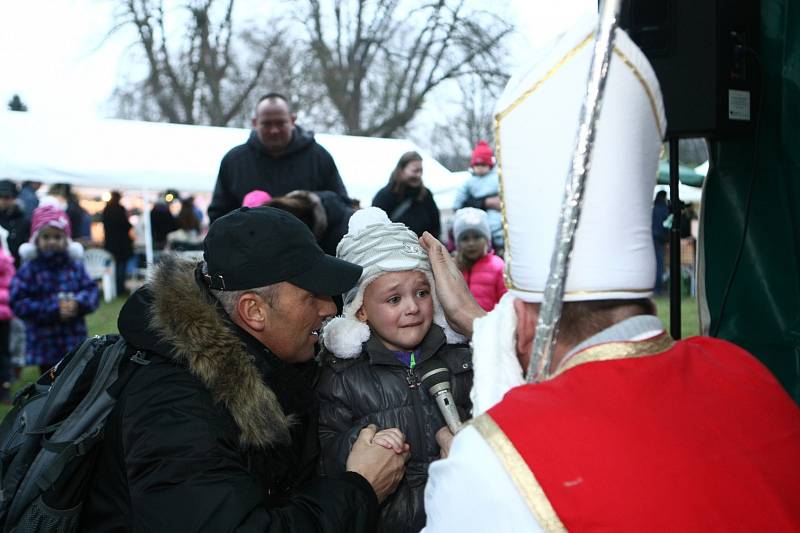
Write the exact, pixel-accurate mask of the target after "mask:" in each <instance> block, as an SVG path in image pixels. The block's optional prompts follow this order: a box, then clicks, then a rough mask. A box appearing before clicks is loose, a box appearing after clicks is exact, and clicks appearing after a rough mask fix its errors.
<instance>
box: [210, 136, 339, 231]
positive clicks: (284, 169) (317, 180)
mask: <svg viewBox="0 0 800 533" xmlns="http://www.w3.org/2000/svg"><path fill="white" fill-rule="evenodd" d="M256 189H260V190H263V191H266V192H268V193H269V194H271V195H272V196H284V195H286V194H289V193H290V192H292V191H296V190H304V191H312V192H315V193H317V194H320V193H321V192H323V191H330V192H332V193H334V194H336V195H338V196H340V197H341V198H342V200H343V201H345V202H349V198H348V197H347V189H345V186H344V183H342V178H341V177H340V176H339V170H338V169H337V168H336V163H334V161H333V157H331V154H329V153H328V151H327V150H325V148H323V147H322V146H320V145H319V144H317V141H315V140H314V133H313V132H311V131H305V130H304V129H303V128H301V127H300V126H295V128H294V133H293V134H292V140H291V141H290V142H289V146H287V147H286V150H285V151H284V152H283V153H282V154H281V155H279V156H278V157H273V156H272V155H270V154H269V153H267V151H266V150H265V149H264V145H263V144H261V141H260V140H259V139H258V136H257V135H256V133H255V131H251V132H250V138H249V139H248V140H247V142H246V143H245V144H241V145H239V146H236V147H234V148H232V149H231V150H230V151H229V152H228V153H227V154H225V157H223V158H222V163H220V166H219V174H218V175H217V183H216V185H215V186H214V196H213V197H212V199H211V204H210V205H209V206H208V218H209V219H210V220H211V222H214V221H215V220H216V219H218V218H219V217H221V216H222V215H224V214H226V213H229V212H231V211H233V210H234V209H236V208H238V207H240V206H241V205H242V200H244V197H245V195H246V194H247V193H249V192H250V191H254V190H256ZM321 196H324V195H321Z"/></svg>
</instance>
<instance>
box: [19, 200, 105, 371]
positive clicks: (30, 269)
mask: <svg viewBox="0 0 800 533" xmlns="http://www.w3.org/2000/svg"><path fill="white" fill-rule="evenodd" d="M71 234H72V232H71V228H70V223H69V218H67V214H66V213H65V212H64V211H63V210H61V209H59V208H58V207H56V206H54V205H42V206H40V207H37V208H36V209H35V210H34V211H33V218H32V220H31V239H30V242H28V243H26V244H23V245H22V246H20V257H21V258H22V260H23V261H24V263H23V264H22V266H21V267H20V269H19V270H18V271H17V274H16V276H14V279H13V280H12V281H11V308H12V310H13V311H14V314H16V315H17V316H18V317H19V318H21V319H22V320H24V321H25V338H26V344H27V352H28V361H27V363H28V364H29V365H38V366H39V369H40V371H41V372H42V373H44V372H46V371H47V370H48V369H49V368H51V367H52V366H53V365H54V364H55V363H57V362H58V361H59V360H60V359H61V358H62V357H63V356H64V355H65V354H66V353H67V352H68V351H69V350H71V349H72V348H74V347H75V346H77V345H78V344H79V343H80V342H81V341H83V339H85V338H86V334H87V331H86V321H85V320H84V316H85V315H87V314H88V313H91V312H92V311H94V310H95V309H97V304H98V291H97V284H96V283H95V282H94V280H92V279H91V278H90V277H89V274H88V273H87V272H86V269H85V268H84V266H83V263H82V261H81V258H82V257H83V247H82V246H81V245H80V244H78V243H75V242H72V241H71V240H70V237H71Z"/></svg>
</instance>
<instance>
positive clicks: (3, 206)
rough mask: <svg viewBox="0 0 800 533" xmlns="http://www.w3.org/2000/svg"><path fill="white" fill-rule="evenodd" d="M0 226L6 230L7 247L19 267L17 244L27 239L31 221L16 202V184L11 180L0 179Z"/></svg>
mask: <svg viewBox="0 0 800 533" xmlns="http://www.w3.org/2000/svg"><path fill="white" fill-rule="evenodd" d="M0 226H3V228H5V229H6V231H8V236H7V237H6V239H7V242H8V249H9V250H10V251H11V254H12V255H13V256H14V264H15V265H16V266H17V267H19V245H20V244H22V243H24V242H27V241H28V238H29V237H30V232H31V221H30V218H28V217H27V216H25V212H24V211H23V209H22V207H21V206H20V204H19V203H18V202H17V184H16V183H14V182H13V181H11V180H0Z"/></svg>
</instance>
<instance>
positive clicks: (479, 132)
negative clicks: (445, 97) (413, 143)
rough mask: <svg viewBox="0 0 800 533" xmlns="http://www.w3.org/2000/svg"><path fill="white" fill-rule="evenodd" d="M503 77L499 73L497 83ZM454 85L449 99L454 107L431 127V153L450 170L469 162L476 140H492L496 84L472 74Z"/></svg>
mask: <svg viewBox="0 0 800 533" xmlns="http://www.w3.org/2000/svg"><path fill="white" fill-rule="evenodd" d="M507 79H508V78H507V77H503V78H502V83H501V84H504V83H505V81H506V80H507ZM458 89H459V96H458V98H457V99H455V100H454V101H453V102H450V103H451V104H452V105H451V107H453V108H455V109H456V111H454V112H451V113H449V115H450V116H448V117H447V118H446V119H445V120H443V121H440V122H439V123H437V124H436V125H435V126H434V128H433V130H432V143H431V145H432V146H434V147H435V150H434V155H435V156H436V159H437V160H439V162H441V163H442V164H443V165H444V166H446V167H447V168H448V169H450V170H464V169H466V168H467V167H468V166H469V160H470V154H471V153H472V149H473V148H474V146H475V144H476V143H477V142H478V141H480V140H484V141H486V142H488V143H489V145H493V144H494V106H495V103H496V102H497V97H498V92H499V85H497V84H487V83H485V82H484V81H483V80H481V79H479V78H477V77H474V76H473V77H468V78H463V79H461V80H459V82H458Z"/></svg>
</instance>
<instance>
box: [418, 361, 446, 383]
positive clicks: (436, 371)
mask: <svg viewBox="0 0 800 533" xmlns="http://www.w3.org/2000/svg"><path fill="white" fill-rule="evenodd" d="M414 370H416V372H417V375H418V376H420V380H421V381H422V386H423V387H425V388H426V389H428V390H430V389H431V388H432V387H434V386H436V385H440V384H444V383H446V384H447V385H449V384H450V370H449V369H448V368H447V366H445V364H444V363H443V362H442V361H441V360H440V359H439V358H437V357H432V358H431V359H428V360H427V361H424V362H422V363H420V364H419V365H417V366H416V367H415V369H414Z"/></svg>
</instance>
